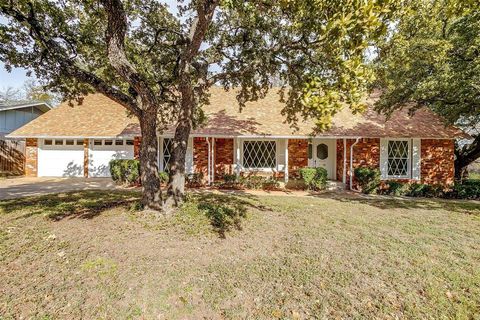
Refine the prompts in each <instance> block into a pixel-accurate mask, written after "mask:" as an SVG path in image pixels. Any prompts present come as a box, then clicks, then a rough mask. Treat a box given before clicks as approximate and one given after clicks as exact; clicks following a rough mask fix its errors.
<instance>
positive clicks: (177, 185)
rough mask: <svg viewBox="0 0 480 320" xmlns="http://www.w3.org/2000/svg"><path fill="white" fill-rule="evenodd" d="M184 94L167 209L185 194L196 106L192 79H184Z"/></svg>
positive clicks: (173, 156) (175, 140) (172, 159)
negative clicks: (188, 149)
mask: <svg viewBox="0 0 480 320" xmlns="http://www.w3.org/2000/svg"><path fill="white" fill-rule="evenodd" d="M180 92H181V94H182V100H181V111H180V114H179V117H178V120H177V127H176V129H175V135H174V137H173V152H172V158H171V163H170V174H169V182H168V188H167V198H166V199H165V207H166V210H169V208H170V207H172V206H178V205H179V204H180V203H181V202H183V200H184V196H185V157H186V154H187V144H188V138H189V136H190V132H191V130H192V116H193V110H194V106H195V99H194V95H193V88H192V86H191V84H190V81H183V83H182V84H181V85H180Z"/></svg>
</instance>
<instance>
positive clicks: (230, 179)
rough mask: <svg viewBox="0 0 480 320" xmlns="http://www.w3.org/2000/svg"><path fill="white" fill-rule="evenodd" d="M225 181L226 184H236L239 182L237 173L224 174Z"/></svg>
mask: <svg viewBox="0 0 480 320" xmlns="http://www.w3.org/2000/svg"><path fill="white" fill-rule="evenodd" d="M223 182H224V183H225V184H235V183H236V182H237V175H236V174H224V175H223Z"/></svg>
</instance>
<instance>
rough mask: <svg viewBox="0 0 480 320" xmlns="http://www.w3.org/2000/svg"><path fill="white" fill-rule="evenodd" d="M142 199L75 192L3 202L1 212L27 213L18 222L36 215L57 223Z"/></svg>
mask: <svg viewBox="0 0 480 320" xmlns="http://www.w3.org/2000/svg"><path fill="white" fill-rule="evenodd" d="M139 198H140V194H139V193H138V192H135V191H129V192H126V191H114V190H111V191H100V190H95V191H76V192H68V193H57V194H48V195H42V196H35V197H27V198H19V199H11V200H4V201H0V212H1V213H3V214H8V213H13V212H15V211H24V210H26V211H27V212H25V213H24V214H22V215H20V216H17V217H16V218H15V219H24V218H28V217H31V216H35V215H43V216H45V217H47V218H49V219H51V220H54V221H59V220H62V219H65V218H81V219H92V218H94V217H96V216H98V215H99V214H101V213H102V212H103V211H105V210H107V209H110V208H115V207H121V206H124V207H126V206H128V205H131V204H132V203H134V202H136V201H138V199H139Z"/></svg>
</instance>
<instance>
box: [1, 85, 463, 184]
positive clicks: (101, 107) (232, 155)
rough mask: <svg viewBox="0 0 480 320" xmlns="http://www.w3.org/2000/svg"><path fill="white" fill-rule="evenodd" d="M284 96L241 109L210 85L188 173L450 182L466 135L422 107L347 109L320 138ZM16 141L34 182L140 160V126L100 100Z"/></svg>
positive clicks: (42, 123)
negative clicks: (286, 113)
mask: <svg viewBox="0 0 480 320" xmlns="http://www.w3.org/2000/svg"><path fill="white" fill-rule="evenodd" d="M374 99H375V97H370V100H368V102H369V103H370V104H371V103H372V101H374ZM279 100H280V99H279V96H278V94H277V92H276V91H275V90H271V91H270V93H269V94H268V95H267V97H265V98H264V99H261V100H259V101H256V102H250V103H247V106H246V107H245V108H244V109H243V110H242V111H241V112H240V111H239V110H238V104H237V102H236V100H235V92H233V91H229V92H225V91H224V90H223V89H220V88H212V90H211V98H210V104H209V105H207V106H204V111H205V113H206V115H207V122H206V123H205V124H204V125H203V126H201V127H200V128H198V129H196V130H194V131H193V132H192V135H191V138H190V140H189V144H188V148H187V158H186V165H187V172H188V173H196V172H197V173H198V172H202V173H203V174H204V177H205V181H206V182H207V183H213V182H215V181H216V180H218V179H222V177H223V175H224V174H226V173H228V174H237V175H245V174H262V175H273V176H275V177H277V178H279V179H282V180H285V181H286V182H288V181H289V179H293V178H296V177H298V169H299V168H302V167H307V166H309V167H317V166H321V167H324V168H325V169H326V170H327V172H328V178H329V179H331V180H336V181H340V182H343V183H345V184H346V185H349V184H350V181H354V177H352V175H351V173H352V171H353V169H354V168H357V167H371V168H379V169H380V171H381V175H382V179H384V180H392V179H394V180H402V181H417V182H421V183H427V184H443V185H448V184H451V183H452V182H453V179H454V140H455V139H456V138H464V137H466V136H467V135H466V134H465V133H463V132H462V131H460V130H459V129H457V128H455V127H446V126H445V125H444V124H443V122H442V119H440V118H439V117H438V116H437V115H435V114H434V113H432V112H431V111H429V110H427V109H425V108H424V109H420V110H419V111H417V112H416V113H415V115H413V116H410V115H409V114H408V111H407V110H400V111H396V112H395V113H394V114H393V115H392V117H391V120H387V119H386V118H385V116H383V115H380V114H378V113H376V112H375V111H373V109H372V108H371V107H369V109H368V110H367V111H366V112H365V113H364V114H352V113H351V112H350V110H349V108H344V109H343V110H342V111H340V112H339V113H338V114H336V115H335V116H334V118H333V121H332V126H331V129H329V130H328V131H325V132H321V133H318V134H315V135H313V134H312V128H313V127H314V123H313V121H310V120H305V121H303V120H301V121H299V123H298V126H297V128H295V129H292V128H291V127H290V125H288V124H287V123H285V120H284V117H283V116H282V113H281V111H282V109H283V107H284V104H283V103H282V102H280V101H279ZM172 135H173V129H169V130H166V131H165V132H164V133H163V134H159V135H158V144H159V155H158V163H159V169H160V170H161V171H165V170H168V162H169V159H170V152H171V146H172V144H171V137H172ZM10 136H11V137H17V138H26V139H27V140H26V141H27V172H26V174H27V175H29V176H84V177H108V176H109V174H110V173H109V168H108V163H109V161H110V160H111V159H122V158H134V157H136V156H137V154H138V150H139V148H138V146H139V143H140V140H141V132H140V128H139V124H138V121H137V120H136V119H135V118H133V117H129V116H128V115H127V113H126V111H125V109H124V108H123V107H122V106H120V105H119V104H117V103H116V102H114V101H112V100H110V99H109V98H107V97H105V96H103V95H101V94H91V95H88V96H86V97H85V98H84V99H83V101H82V103H81V104H76V105H74V106H70V105H69V104H68V103H64V104H62V105H61V106H60V107H58V108H56V109H54V110H52V111H50V112H48V113H46V114H44V115H42V116H41V117H39V118H37V119H35V120H34V121H32V122H30V123H29V124H27V125H25V126H24V127H22V128H20V129H18V130H16V131H15V132H13V133H11V134H10Z"/></svg>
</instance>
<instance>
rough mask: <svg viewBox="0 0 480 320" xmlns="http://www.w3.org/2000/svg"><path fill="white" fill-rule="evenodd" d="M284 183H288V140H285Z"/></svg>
mask: <svg viewBox="0 0 480 320" xmlns="http://www.w3.org/2000/svg"><path fill="white" fill-rule="evenodd" d="M284 171H285V183H288V139H285V170H284Z"/></svg>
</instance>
